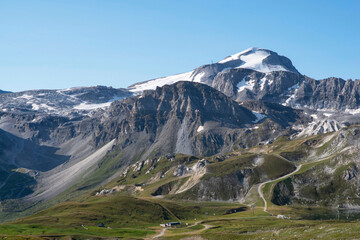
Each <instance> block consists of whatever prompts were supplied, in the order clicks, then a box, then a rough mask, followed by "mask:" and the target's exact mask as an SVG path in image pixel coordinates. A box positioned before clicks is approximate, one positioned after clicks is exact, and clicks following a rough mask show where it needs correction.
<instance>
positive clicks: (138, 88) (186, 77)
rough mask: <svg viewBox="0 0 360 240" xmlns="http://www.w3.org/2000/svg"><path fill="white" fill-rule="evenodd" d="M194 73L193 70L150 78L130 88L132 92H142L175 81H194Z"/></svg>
mask: <svg viewBox="0 0 360 240" xmlns="http://www.w3.org/2000/svg"><path fill="white" fill-rule="evenodd" d="M192 74H193V71H191V72H187V73H181V74H177V75H172V76H169V77H163V78H157V79H154V80H150V81H147V82H144V83H139V84H136V85H134V86H132V87H131V88H129V90H130V91H131V92H142V91H144V90H154V89H156V87H162V86H164V85H169V84H173V83H176V82H179V81H192V80H193V78H192ZM201 77H202V76H201Z"/></svg>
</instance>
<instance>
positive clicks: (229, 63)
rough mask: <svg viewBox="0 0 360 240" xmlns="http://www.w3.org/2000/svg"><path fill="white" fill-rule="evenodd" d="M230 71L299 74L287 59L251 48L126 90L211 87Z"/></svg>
mask: <svg viewBox="0 0 360 240" xmlns="http://www.w3.org/2000/svg"><path fill="white" fill-rule="evenodd" d="M231 69H250V70H253V71H257V72H261V73H269V72H276V71H287V72H294V73H299V72H298V71H297V70H296V68H295V67H294V66H293V65H292V63H291V61H290V60H289V59H288V58H286V57H284V56H280V55H278V54H277V53H276V52H273V51H270V50H267V49H262V48H255V47H253V48H249V49H247V50H245V51H242V52H240V53H236V54H234V55H231V56H228V57H226V58H225V59H223V60H221V61H219V62H217V63H212V64H207V65H203V66H201V67H198V68H196V69H194V70H193V71H190V72H186V73H182V74H176V75H172V76H168V77H163V78H157V79H153V80H149V81H146V82H141V83H136V84H134V85H131V86H130V87H129V88H128V89H129V90H130V91H131V92H135V93H141V92H142V91H144V90H151V89H155V88H156V87H162V86H164V85H169V84H173V83H176V82H179V81H191V82H200V83H204V84H207V85H210V86H212V85H213V80H214V79H215V78H216V76H217V75H218V74H221V73H222V72H224V71H226V70H231Z"/></svg>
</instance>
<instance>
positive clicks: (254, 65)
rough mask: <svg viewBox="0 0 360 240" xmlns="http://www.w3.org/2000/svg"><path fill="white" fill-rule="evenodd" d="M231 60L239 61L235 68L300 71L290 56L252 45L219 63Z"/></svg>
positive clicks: (261, 70) (264, 70)
mask: <svg viewBox="0 0 360 240" xmlns="http://www.w3.org/2000/svg"><path fill="white" fill-rule="evenodd" d="M230 62H238V66H236V67H235V68H246V69H252V70H255V71H258V72H263V73H268V72H275V71H288V72H296V73H298V71H297V70H296V68H295V67H294V66H293V65H292V63H291V61H290V60H289V59H288V58H286V57H283V56H279V55H278V54H277V53H275V52H273V51H270V50H267V49H262V48H257V47H252V48H249V49H247V50H245V51H242V52H239V53H236V54H234V55H231V56H228V57H226V58H225V59H223V60H221V61H219V62H218V63H221V64H226V63H230Z"/></svg>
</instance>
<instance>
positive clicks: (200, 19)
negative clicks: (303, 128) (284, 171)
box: [0, 0, 360, 91]
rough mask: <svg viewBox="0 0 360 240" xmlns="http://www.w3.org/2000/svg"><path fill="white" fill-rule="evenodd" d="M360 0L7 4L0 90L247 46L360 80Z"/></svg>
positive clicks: (77, 82) (116, 78)
mask: <svg viewBox="0 0 360 240" xmlns="http://www.w3.org/2000/svg"><path fill="white" fill-rule="evenodd" d="M359 13H360V1H350V0H348V1H331V0H327V1H325V0H324V1H323V0H317V1H306V0H305V1H285V0H284V1H277V0H273V1H269V0H266V1H265V0H263V1H260V0H252V1H248V0H247V1H211V0H207V1H205V0H204V1H199V0H191V1H187V0H182V1H172V0H168V1H156V0H151V1H148V0H147V1H145V0H144V1H139V0H129V1H125V0H124V1H121V0H97V1H95V0H77V1H73V0H69V1H66V0H62V1H45V0H44V1H36V0H25V1H17V0H11V1H0V89H3V90H10V91H20V90H27V89H57V88H68V87H75V86H93V85H107V86H114V87H127V86H129V85H131V84H132V83H135V82H138V81H144V80H148V79H152V78H157V77H161V76H167V75H172V74H176V73H181V72H185V71H189V70H192V69H194V68H196V67H198V66H200V65H203V64H207V63H211V61H214V62H215V61H219V60H221V59H223V58H224V57H226V56H228V55H231V54H234V53H236V52H240V51H242V50H245V49H247V48H249V47H253V46H255V47H261V48H267V49H270V50H273V51H275V52H278V53H279V54H280V55H284V56H287V57H289V58H290V59H291V60H292V61H293V64H294V66H295V67H296V68H297V69H298V70H299V71H300V72H301V73H303V74H305V75H307V76H310V77H314V78H316V79H321V78H325V77H329V76H336V77H342V78H344V79H348V78H353V79H356V78H358V79H360V14H359Z"/></svg>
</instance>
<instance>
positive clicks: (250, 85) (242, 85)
mask: <svg viewBox="0 0 360 240" xmlns="http://www.w3.org/2000/svg"><path fill="white" fill-rule="evenodd" d="M247 79H248V77H244V78H243V80H241V82H239V83H238V84H237V85H236V87H237V88H238V92H241V91H244V90H245V89H249V90H253V89H254V86H255V79H250V80H249V81H247Z"/></svg>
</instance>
